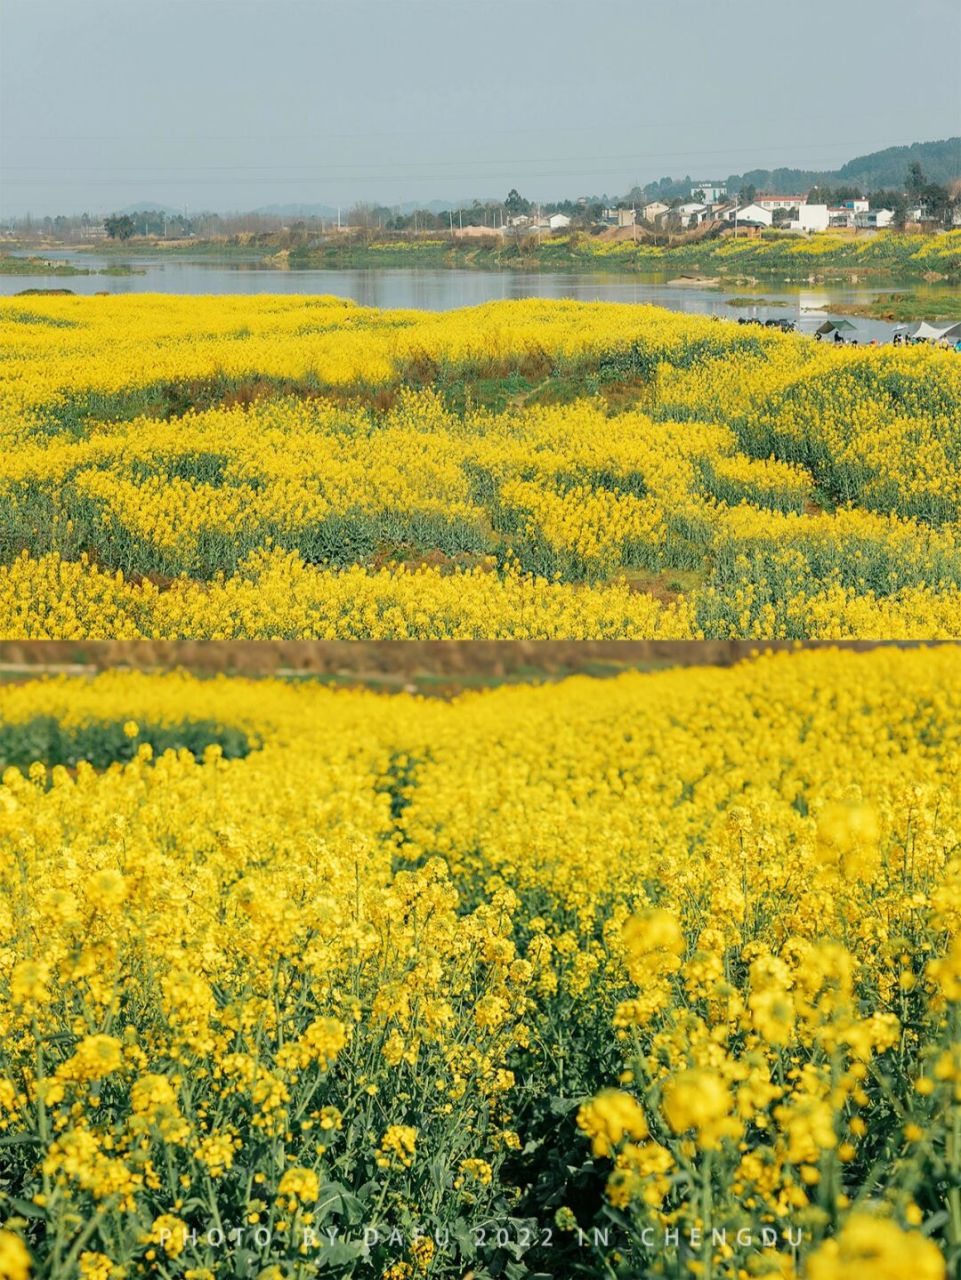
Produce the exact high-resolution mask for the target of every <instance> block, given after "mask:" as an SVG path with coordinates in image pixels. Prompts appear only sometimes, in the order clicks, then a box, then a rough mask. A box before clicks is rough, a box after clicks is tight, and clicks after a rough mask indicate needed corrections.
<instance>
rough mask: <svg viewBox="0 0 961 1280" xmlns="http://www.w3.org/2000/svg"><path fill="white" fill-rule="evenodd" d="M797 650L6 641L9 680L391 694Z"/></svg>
mask: <svg viewBox="0 0 961 1280" xmlns="http://www.w3.org/2000/svg"><path fill="white" fill-rule="evenodd" d="M816 643H817V642H811V643H806V644H805V645H804V647H805V648H807V647H814V645H815V644H816ZM796 647H798V646H797V645H796V644H794V643H793V642H790V641H775V642H772V643H769V644H759V643H757V642H754V641H748V640H716V641H672V640H636V641H635V640H623V641H620V640H611V641H576V642H575V641H566V640H557V641H554V640H529V641H528V640H500V641H499V640H471V641H457V640H449V641H448V640H423V641H419V640H418V641H415V640H411V641H404V640H397V641H390V640H384V641H363V640H358V641H347V640H344V641H326V640H316V641H314V640H302V641H298V640H291V641H282V640H278V641H269V640H264V641H255V640H248V641H241V640H236V641H217V640H208V641H188V640H182V641H149V640H144V641H134V640H116V641H87V642H74V641H4V642H2V643H0V676H4V675H5V676H6V677H7V678H10V677H13V676H16V675H28V674H30V673H31V672H33V671H41V670H44V669H46V670H50V669H56V668H67V667H72V668H74V669H77V670H102V669H104V668H107V667H135V668H138V669H155V668H161V669H163V668H171V667H184V668H187V669H190V670H194V671H198V672H204V673H215V672H237V673H243V674H249V675H265V676H266V675H273V674H278V675H280V674H283V675H289V674H294V673H298V674H301V673H302V674H304V675H309V674H318V675H323V676H327V677H333V678H342V679H344V680H346V681H347V682H353V681H357V682H366V681H371V682H374V683H381V684H388V685H389V684H398V685H409V684H414V685H415V686H416V685H417V684H418V682H421V681H426V682H428V683H430V682H432V681H441V682H442V683H443V684H444V685H446V686H454V687H456V686H457V685H458V684H461V683H464V684H476V683H485V682H496V681H499V680H510V679H541V678H551V677H558V676H564V675H570V674H573V673H576V672H585V673H588V674H597V675H600V674H610V673H613V672H616V671H619V670H623V669H627V668H632V667H633V668H652V667H666V666H692V665H695V666H703V665H713V666H729V665H731V664H732V663H735V662H739V661H742V660H743V659H745V658H747V657H749V656H750V655H751V654H752V653H755V652H757V651H758V650H759V649H786V648H796ZM825 647H835V648H836V647H843V648H851V649H867V648H873V647H874V644H873V643H872V642H867V641H852V642H848V643H846V644H844V645H841V646H837V645H835V646H831V645H826V646H825Z"/></svg>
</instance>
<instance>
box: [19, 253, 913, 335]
mask: <svg viewBox="0 0 961 1280" xmlns="http://www.w3.org/2000/svg"><path fill="white" fill-rule="evenodd" d="M41 256H43V257H45V258H49V259H58V260H65V261H68V262H73V263H75V264H76V265H77V266H85V267H89V268H91V269H93V270H101V269H102V268H104V267H108V266H120V265H125V266H129V267H132V268H134V269H135V270H136V271H137V272H138V273H139V272H142V273H143V274H136V275H129V276H109V275H89V276H42V275H23V276H16V275H3V276H0V295H8V296H9V295H11V294H15V293H19V292H20V291H21V290H22V289H30V288H34V289H37V288H39V289H53V288H63V289H70V290H72V292H74V293H77V294H94V293H188V294H201V293H224V294H237V293H251V294H253V293H280V294H283V293H291V294H298V293H306V294H334V295H335V296H337V297H342V298H353V299H354V300H355V301H356V302H359V303H361V304H363V305H364V306H370V307H401V308H413V309H416V310H424V311H448V310H451V309H452V308H455V307H469V306H476V305H478V304H479V303H482V302H491V301H494V300H496V299H500V298H578V299H581V300H583V301H596V302H626V303H653V304H654V305H656V306H660V307H668V308H670V309H671V310H673V311H685V312H691V313H695V314H699V315H717V316H721V317H723V318H724V319H727V320H736V319H737V318H738V316H750V317H756V318H757V319H759V320H767V319H774V318H778V317H782V316H783V317H786V318H787V319H790V320H794V321H796V322H797V324H798V328H799V329H800V330H801V331H802V332H808V333H810V332H813V330H814V329H815V328H817V326H818V325H819V324H821V323H822V322H823V321H824V319H825V318H830V317H831V315H832V312H831V307H832V305H837V304H850V303H858V302H865V301H869V300H870V299H871V297H872V296H873V295H874V294H876V293H889V292H891V291H892V289H893V288H894V287H895V286H893V285H892V284H891V283H890V282H888V283H886V284H885V285H883V286H880V287H877V288H871V287H868V286H864V285H850V284H831V285H811V286H806V287H800V288H798V287H793V288H792V287H788V286H784V285H773V286H771V287H767V286H765V285H763V284H760V285H756V286H747V287H745V286H742V285H737V286H730V285H729V286H726V287H724V288H716V287H710V286H702V285H677V284H673V285H672V284H671V283H670V282H669V281H668V279H667V278H666V277H660V278H658V277H653V276H652V277H645V278H637V277H635V276H630V277H625V276H623V275H611V274H606V275H605V274H597V275H595V274H590V275H588V274H585V273H563V272H545V271H537V272H519V271H456V270H445V269H439V270H421V269H417V268H414V269H410V268H397V269H386V270H385V269H382V268H364V269H355V270H306V271H285V270H276V269H271V268H264V267H259V266H257V265H256V264H253V263H245V262H238V261H237V260H232V261H225V260H224V259H217V258H213V257H211V258H201V257H199V256H197V257H191V258H186V257H177V258H174V257H170V258H167V259H161V260H159V261H158V259H157V258H156V257H153V256H151V257H138V256H137V255H131V256H130V257H129V258H124V259H119V258H117V257H114V256H111V257H109V258H108V257H98V256H97V255H94V254H91V253H85V252H80V253H78V252H76V251H75V250H69V249H61V250H47V251H43V252H42V254H41ZM912 287H916V286H912ZM732 296H737V297H739V298H743V297H747V296H751V297H753V299H754V300H753V301H752V302H751V304H750V305H746V306H737V307H732V306H731V305H730V303H729V301H728V300H729V299H730V298H731V297H732ZM917 318H918V319H923V318H924V317H923V315H919V316H918V317H917ZM849 319H851V321H852V323H854V324H855V326H856V332H855V333H854V334H853V335H852V336H854V337H856V338H857V339H858V341H862V342H867V341H870V339H871V338H878V339H879V340H884V341H887V340H889V339H890V337H891V334H892V332H893V325H892V324H891V323H890V322H889V321H880V320H868V319H864V318H862V317H860V316H855V317H849Z"/></svg>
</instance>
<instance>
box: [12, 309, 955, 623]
mask: <svg viewBox="0 0 961 1280" xmlns="http://www.w3.org/2000/svg"><path fill="white" fill-rule="evenodd" d="M0 336H2V338H3V341H4V345H5V351H6V355H5V359H4V363H3V376H2V385H0V503H2V507H3V522H2V525H0V635H2V636H6V637H10V638H23V637H33V638H37V639H73V638H106V639H112V638H119V637H123V638H137V637H140V638H181V637H192V638H209V639H230V638H275V637H285V638H311V639H333V638H339V639H347V638H369V639H408V638H417V639H445V638H449V639H470V638H517V639H520V638H533V639H544V638H558V639H603V638H610V639H615V638H626V639H645V638H657V637H665V638H694V639H696V638H715V637H745V638H758V639H770V638H810V637H817V638H826V639H839V638H850V637H854V638H857V637H864V638H871V637H879V638H890V637H899V638H925V639H929V638H933V637H941V638H947V637H956V636H958V635H961V615H959V609H958V598H959V596H958V586H959V582H961V359H959V358H958V356H957V355H956V354H955V353H954V352H953V351H945V350H934V349H931V348H927V347H913V348H901V347H897V348H895V347H887V348H855V347H842V348H840V349H835V348H833V347H832V348H828V347H827V346H826V345H823V344H818V343H815V342H813V341H811V340H808V339H805V338H803V337H799V336H797V335H793V334H781V333H775V332H772V331H769V330H762V329H757V328H755V327H752V326H740V325H736V324H732V323H725V322H722V321H716V320H711V319H709V318H707V317H697V316H681V315H678V314H674V313H671V312H667V311H662V310H659V309H656V308H652V307H644V306H624V305H617V304H585V303H578V302H547V301H527V302H520V303H493V304H489V305H487V306H483V307H477V308H472V309H468V310H464V311H458V312H450V313H444V314H432V313H425V312H400V311H376V310H371V309H367V308H363V307H359V306H355V305H354V304H352V303H348V302H344V301H342V300H338V299H331V298H297V297H294V298H291V297H286V298H270V297H266V298H263V297H257V298H248V297H241V298H235V297H216V298H179V297H162V296H150V295H139V296H127V297H103V298H100V297H94V298H21V299H13V300H6V301H5V302H3V304H2V305H0Z"/></svg>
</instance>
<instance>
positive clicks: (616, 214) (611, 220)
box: [604, 205, 667, 227]
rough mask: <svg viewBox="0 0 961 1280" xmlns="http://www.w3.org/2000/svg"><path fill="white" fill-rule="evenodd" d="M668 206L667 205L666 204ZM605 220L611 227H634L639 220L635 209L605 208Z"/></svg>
mask: <svg viewBox="0 0 961 1280" xmlns="http://www.w3.org/2000/svg"><path fill="white" fill-rule="evenodd" d="M664 208H665V209H666V208H667V205H665V206H664ZM604 221H605V222H606V223H607V225H608V226H609V227H633V225H634V223H635V222H636V221H637V211H636V210H635V209H605V210H604Z"/></svg>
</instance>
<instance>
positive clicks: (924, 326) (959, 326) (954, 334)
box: [908, 320, 961, 342]
mask: <svg viewBox="0 0 961 1280" xmlns="http://www.w3.org/2000/svg"><path fill="white" fill-rule="evenodd" d="M908 337H909V338H919V339H921V340H922V341H928V342H937V341H938V339H939V338H961V323H956V324H928V322H927V320H920V321H918V323H917V324H916V325H915V326H914V328H913V329H911V330H909V332H908Z"/></svg>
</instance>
